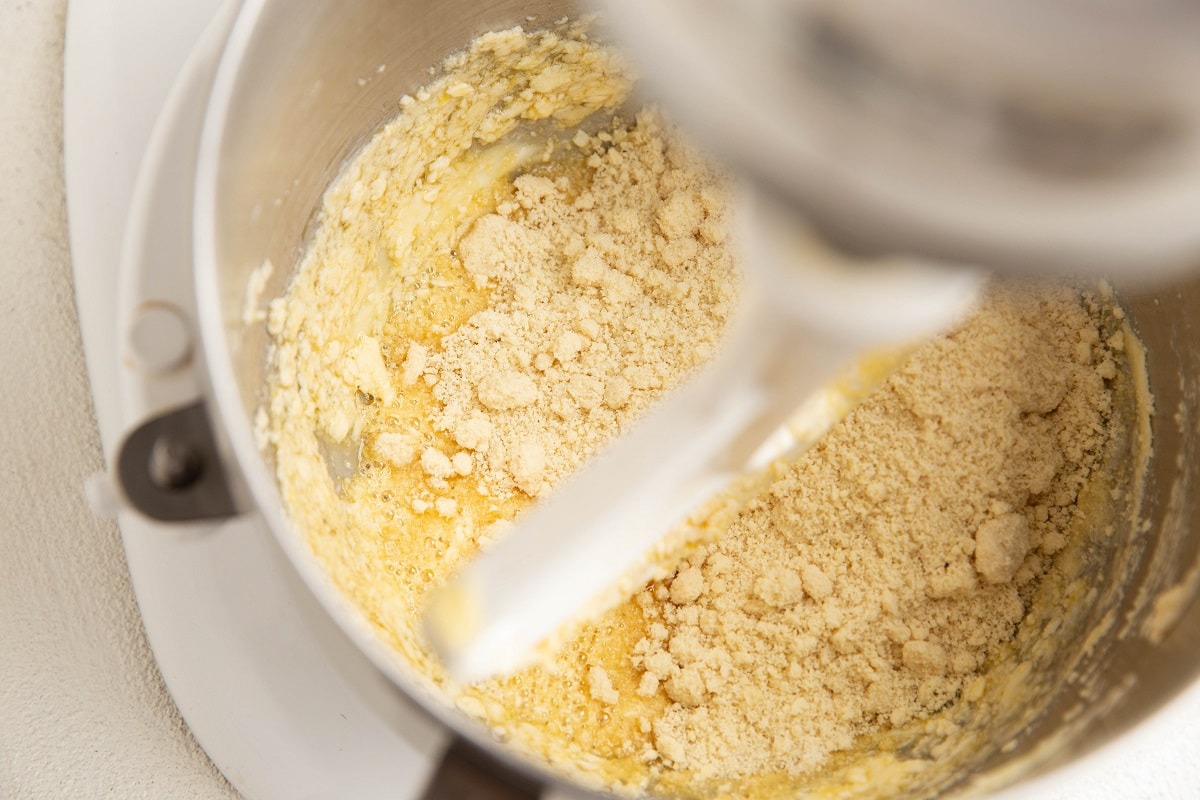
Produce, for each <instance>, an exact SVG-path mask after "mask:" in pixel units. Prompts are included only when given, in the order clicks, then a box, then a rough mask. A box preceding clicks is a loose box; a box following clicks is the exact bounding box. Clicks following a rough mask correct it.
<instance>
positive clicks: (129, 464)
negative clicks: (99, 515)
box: [117, 401, 238, 522]
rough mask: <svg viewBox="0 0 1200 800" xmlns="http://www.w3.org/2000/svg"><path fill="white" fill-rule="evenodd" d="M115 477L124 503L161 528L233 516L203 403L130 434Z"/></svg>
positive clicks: (233, 505) (163, 416)
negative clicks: (121, 490) (125, 500)
mask: <svg viewBox="0 0 1200 800" xmlns="http://www.w3.org/2000/svg"><path fill="white" fill-rule="evenodd" d="M117 477H118V480H119V482H120V485H121V488H122V489H123V490H124V492H125V496H126V498H127V499H128V501H129V503H130V504H131V505H132V506H133V507H134V508H136V509H137V510H138V511H140V512H141V513H143V514H145V515H146V516H148V517H150V518H151V519H155V520H159V521H161V522H188V521H197V520H212V519H225V518H227V517H232V516H234V515H235V514H237V513H238V508H237V504H236V502H235V500H234V496H233V492H232V491H231V490H230V485H229V481H228V479H227V476H226V474H225V469H224V467H223V466H222V463H221V458H220V455H219V450H218V446H217V441H216V437H215V436H214V435H213V429H212V425H211V423H210V422H209V419H208V411H207V409H206V408H205V404H204V402H203V401H198V402H195V403H192V404H190V405H186V406H182V407H180V408H177V409H175V410H173V411H168V412H166V413H164V414H161V415H159V416H157V417H154V418H152V419H150V420H148V421H146V422H143V423H142V424H141V425H140V426H138V427H137V428H136V429H134V431H133V432H132V433H130V434H129V435H128V436H127V437H126V438H125V441H124V442H123V443H122V444H121V447H120V450H119V452H118V454H117Z"/></svg>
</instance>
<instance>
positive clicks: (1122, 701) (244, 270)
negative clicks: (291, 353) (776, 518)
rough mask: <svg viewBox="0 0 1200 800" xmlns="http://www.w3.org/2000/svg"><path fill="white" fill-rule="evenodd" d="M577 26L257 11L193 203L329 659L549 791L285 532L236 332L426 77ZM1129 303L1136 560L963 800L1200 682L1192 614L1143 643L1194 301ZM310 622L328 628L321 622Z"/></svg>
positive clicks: (240, 402)
mask: <svg viewBox="0 0 1200 800" xmlns="http://www.w3.org/2000/svg"><path fill="white" fill-rule="evenodd" d="M576 10H577V9H575V8H573V7H572V6H571V5H570V4H568V3H565V2H557V1H556V0H524V1H522V0H490V1H488V2H479V1H478V0H443V2H439V3H427V2H420V0H347V1H346V2H338V3H334V2H328V0H325V1H324V2H323V1H322V0H248V2H246V3H245V4H244V6H243V7H242V9H241V11H240V14H239V16H238V18H237V20H236V22H235V24H234V26H233V28H232V31H231V33H230V35H229V38H228V41H227V44H226V48H225V51H224V55H223V57H222V60H221V64H220V67H219V72H218V74H217V77H216V81H215V85H214V89H213V93H212V97H211V101H210V104H209V107H208V111H207V119H206V124H205V128H204V132H203V140H202V145H201V152H200V156H199V164H198V170H197V175H196V195H195V200H196V202H195V230H194V236H195V279H196V292H197V299H198V307H199V313H200V319H199V326H200V329H201V336H202V346H203V354H204V360H205V365H206V370H207V374H208V381H209V394H208V409H209V415H210V417H211V418H212V420H213V421H214V427H215V428H216V431H217V438H218V440H219V442H220V445H221V449H222V450H223V452H224V456H225V463H226V469H227V470H228V471H229V472H231V473H233V479H234V481H235V482H236V483H237V485H238V487H239V493H240V494H242V500H241V503H240V504H241V506H242V509H243V510H249V511H252V513H257V514H259V515H261V517H262V518H263V519H264V520H265V522H266V525H267V527H269V529H270V530H271V531H272V533H273V535H274V537H275V540H276V541H277V542H278V544H279V546H280V550H281V552H282V553H283V554H284V556H285V558H286V564H288V565H290V568H291V569H294V571H295V573H296V574H298V575H299V576H300V578H301V579H302V582H303V584H304V586H305V589H304V591H307V592H309V593H311V595H313V596H315V597H316V598H317V599H318V600H319V602H320V606H321V607H323V609H324V612H325V613H327V614H328V615H329V617H331V618H332V619H333V620H334V621H335V622H336V623H337V626H338V628H340V629H341V631H343V632H345V633H346V634H347V635H348V639H346V638H340V639H339V638H333V639H331V648H332V649H333V650H335V651H338V650H341V651H347V650H352V649H355V648H356V649H357V650H359V651H361V652H362V653H365V654H366V655H367V656H368V657H369V658H370V661H371V662H372V663H373V664H374V668H375V669H376V670H377V673H376V675H383V676H386V679H387V680H386V681H385V682H384V683H385V686H386V688H385V689H384V690H382V691H380V690H379V687H378V686H375V687H374V688H372V687H370V686H366V685H364V690H365V691H375V692H376V697H377V702H378V704H379V707H380V708H381V710H383V711H384V712H385V713H392V712H396V713H403V711H404V709H407V708H409V707H411V706H412V705H413V704H415V705H416V706H419V707H420V708H421V709H423V710H424V712H426V713H429V714H432V715H434V716H435V717H436V718H437V719H439V720H440V721H441V722H442V723H444V724H445V725H446V726H448V727H450V728H451V729H453V730H454V731H455V732H457V733H458V734H459V735H461V736H463V737H466V738H468V739H470V740H471V741H473V742H475V743H476V744H478V745H479V746H480V747H482V748H483V749H485V750H486V751H487V752H489V753H490V754H492V755H493V756H495V757H496V758H498V759H500V760H502V761H504V762H507V763H508V764H509V765H513V766H516V767H518V768H519V769H521V770H523V771H525V772H526V773H528V774H530V775H531V776H534V777H536V778H537V779H539V780H546V779H547V777H548V775H549V774H550V773H549V772H548V771H547V770H546V768H545V767H544V766H539V765H536V764H533V763H532V762H530V761H528V760H525V759H524V758H523V757H521V756H518V755H516V754H515V753H513V752H511V751H510V750H509V749H506V748H505V746H503V745H502V744H500V743H498V742H497V741H495V740H494V739H493V738H492V737H491V736H490V734H489V733H488V732H487V731H486V730H484V729H483V728H482V726H480V725H478V724H477V723H474V722H473V721H471V720H469V719H468V718H467V717H465V716H464V715H462V714H460V713H458V712H457V711H455V710H454V709H453V708H451V707H450V706H449V705H448V704H447V703H446V702H445V701H444V700H443V699H442V698H440V697H437V696H434V695H432V694H429V693H426V692H425V691H424V690H422V689H421V688H420V685H419V684H418V682H417V681H416V680H415V679H414V677H413V676H412V675H410V674H408V673H407V672H406V671H405V669H404V668H403V667H402V666H401V665H398V664H397V663H396V661H395V659H394V658H392V657H391V655H390V653H389V652H387V651H385V649H384V648H383V647H382V646H381V645H380V644H379V643H378V642H377V641H376V639H375V638H374V637H373V636H372V634H371V633H370V631H369V629H368V626H367V625H366V623H365V621H364V620H362V619H361V618H360V617H359V615H358V614H357V612H356V611H355V610H354V609H353V608H351V607H350V606H349V604H348V603H347V602H346V601H345V600H344V599H343V598H342V597H341V596H340V595H339V594H338V593H337V592H336V591H335V589H334V587H333V586H332V584H331V583H330V582H329V581H328V580H327V579H326V577H325V576H324V575H323V574H322V572H321V570H320V568H319V567H318V565H317V564H316V563H315V562H314V559H313V558H312V556H311V554H310V552H309V550H308V547H307V545H306V544H305V543H304V540H303V537H302V536H301V535H300V534H299V533H298V532H297V531H296V530H294V529H293V527H292V526H291V525H290V524H289V522H288V520H287V519H286V518H285V516H284V514H283V512H282V509H281V504H280V497H279V493H278V491H277V487H276V483H275V479H274V475H273V470H272V464H271V463H270V459H269V456H266V455H264V454H263V453H262V452H261V451H260V450H259V448H258V446H257V444H256V442H255V437H254V435H253V422H252V421H253V418H254V414H255V411H256V409H257V408H258V406H259V404H260V401H261V400H262V392H263V387H264V383H265V382H264V368H265V364H266V357H265V354H266V348H267V345H268V340H267V335H266V332H265V330H264V326H263V325H262V324H261V323H256V324H251V325H246V324H245V323H244V321H243V318H242V308H243V303H244V298H245V293H246V290H247V284H248V281H249V280H250V278H251V274H252V272H253V271H254V270H255V269H256V268H257V267H259V265H260V264H262V263H263V261H264V259H270V260H271V261H272V262H273V263H274V264H275V265H276V267H277V269H276V270H275V271H274V274H273V275H272V277H271V279H270V281H269V283H268V285H267V287H266V291H265V296H266V297H273V296H276V295H278V294H280V293H281V292H282V291H283V289H284V288H285V284H286V281H287V279H288V277H289V269H290V268H291V267H292V266H293V265H294V264H295V263H296V262H297V259H298V256H299V254H300V252H301V248H302V247H303V245H304V242H305V240H306V236H307V235H308V233H309V230H310V227H311V226H312V224H313V221H314V214H315V209H317V208H318V207H319V200H320V197H321V195H322V193H323V191H324V190H325V187H326V186H327V185H328V184H329V183H330V181H331V180H332V179H333V177H334V176H335V174H336V173H337V171H338V169H339V166H340V165H341V164H342V163H343V162H344V160H345V159H346V158H347V157H348V156H350V155H351V154H352V153H354V152H355V150H356V149H357V148H358V147H359V146H360V145H362V144H363V143H364V142H365V141H366V140H367V139H368V138H369V136H370V135H371V134H372V133H373V132H374V131H375V130H377V129H378V128H379V127H380V125H381V124H382V123H383V122H385V121H386V120H388V119H389V118H391V117H392V116H393V115H394V114H395V113H396V111H397V110H398V107H397V100H398V98H399V97H400V96H401V95H402V94H404V93H406V92H411V91H413V90H414V89H415V88H416V87H418V86H420V85H422V84H424V83H427V82H428V80H429V78H430V74H429V72H428V71H427V68H428V67H429V66H430V65H434V64H438V63H439V62H440V61H441V60H442V59H443V57H444V56H446V55H447V54H449V53H450V52H452V51H454V50H457V49H460V48H462V47H463V46H464V45H465V44H466V43H467V42H468V41H470V39H471V38H473V37H474V36H475V35H477V34H479V33H482V32H484V31H487V30H494V29H497V28H500V27H505V26H509V25H512V24H523V25H526V26H529V25H534V26H537V25H545V24H549V23H550V22H551V21H552V20H554V19H555V18H557V17H560V16H562V15H564V14H567V13H575V12H576ZM530 20H532V21H530ZM1124 302H1125V305H1126V308H1127V309H1128V311H1129V312H1130V316H1131V319H1132V322H1133V324H1134V326H1135V327H1136V329H1137V330H1138V331H1139V332H1140V334H1141V337H1142V339H1143V340H1144V342H1145V345H1146V348H1147V351H1148V372H1149V379H1150V383H1151V386H1152V388H1153V391H1154V393H1155V398H1156V406H1157V414H1156V416H1155V418H1154V428H1155V430H1154V457H1153V461H1152V464H1151V471H1150V474H1149V478H1148V482H1147V485H1146V490H1145V499H1144V504H1143V507H1142V518H1143V519H1144V520H1145V524H1144V526H1143V528H1142V529H1139V530H1121V531H1118V533H1117V537H1118V538H1119V539H1120V540H1121V541H1122V542H1125V543H1126V544H1125V546H1124V547H1123V548H1121V549H1119V550H1118V551H1111V552H1107V553H1106V554H1105V555H1104V557H1105V558H1113V559H1118V560H1119V559H1127V560H1128V561H1129V563H1131V564H1134V565H1135V568H1134V569H1133V570H1132V571H1131V573H1130V577H1129V578H1128V580H1126V581H1125V582H1123V583H1121V584H1120V585H1117V583H1116V582H1110V583H1113V585H1112V586H1110V591H1108V592H1107V593H1106V594H1105V595H1104V596H1102V597H1101V602H1100V604H1099V606H1098V607H1096V608H1094V609H1092V610H1091V611H1089V612H1088V614H1087V615H1085V618H1081V619H1079V620H1077V621H1076V624H1075V626H1074V627H1073V628H1068V629H1064V630H1063V631H1062V632H1061V634H1060V635H1061V637H1062V649H1063V651H1064V652H1066V651H1070V652H1072V653H1074V654H1075V655H1078V656H1079V660H1078V663H1077V664H1076V667H1077V669H1076V670H1075V674H1076V675H1078V676H1082V677H1080V678H1078V679H1076V680H1071V679H1069V677H1068V675H1067V672H1066V671H1065V668H1062V669H1060V666H1061V665H1058V666H1056V665H1055V664H1049V665H1038V666H1039V669H1041V671H1042V672H1043V673H1046V674H1048V675H1049V678H1050V679H1052V680H1053V681H1054V682H1056V683H1058V684H1061V689H1060V690H1059V691H1058V692H1057V693H1056V695H1055V697H1054V700H1053V702H1052V703H1050V705H1049V707H1047V708H1045V709H1044V710H1041V711H1040V712H1039V713H1036V714H1031V715H1028V716H1027V717H1023V718H1021V719H1019V720H1017V719H1015V718H1014V719H1012V720H1008V721H1007V722H1004V723H1003V724H998V725H997V727H996V730H995V736H994V737H993V746H991V747H989V748H983V749H981V750H980V752H979V753H977V754H976V755H975V756H974V757H973V758H972V759H971V761H970V763H969V766H968V768H967V773H966V774H962V775H959V776H957V788H959V789H962V790H964V791H967V790H971V789H972V788H973V789H974V790H985V789H987V788H988V787H991V786H993V785H1001V784H1004V783H1006V782H1010V781H1012V780H1017V779H1021V778H1022V777H1023V776H1025V775H1028V774H1031V773H1033V772H1037V771H1038V770H1046V769H1051V768H1053V767H1054V766H1056V765H1059V764H1062V763H1064V762H1066V761H1068V760H1070V759H1072V758H1074V757H1077V756H1078V755H1080V754H1082V753H1084V752H1086V751H1088V750H1090V749H1093V748H1095V747H1096V746H1098V745H1099V744H1101V743H1103V742H1105V741H1106V740H1109V739H1110V738H1112V737H1114V736H1116V735H1119V734H1121V733H1122V732H1124V731H1127V730H1129V729H1130V728H1131V727H1132V726H1133V725H1135V724H1136V723H1137V722H1138V721H1140V720H1142V719H1143V718H1145V717H1146V716H1147V715H1149V714H1151V713H1152V712H1154V711H1155V710H1156V709H1158V708H1159V707H1161V706H1162V705H1163V704H1164V703H1167V702H1168V701H1169V700H1170V699H1171V698H1172V697H1174V696H1176V695H1177V694H1178V693H1179V692H1180V691H1181V690H1182V689H1183V688H1184V687H1185V686H1187V685H1188V684H1189V683H1191V682H1192V681H1194V680H1195V679H1196V676H1197V674H1200V606H1198V605H1196V604H1195V603H1190V605H1189V604H1184V606H1183V607H1181V611H1180V616H1179V619H1178V621H1177V622H1176V624H1174V625H1172V626H1170V627H1169V629H1168V630H1165V631H1164V632H1163V633H1162V635H1161V636H1160V637H1158V638H1157V640H1156V641H1154V642H1152V641H1150V640H1149V639H1148V638H1147V637H1146V636H1144V635H1142V626H1143V622H1144V620H1145V619H1146V618H1147V616H1148V615H1149V614H1150V613H1151V611H1152V610H1153V608H1154V602H1155V598H1156V597H1157V596H1158V595H1159V593H1160V592H1161V591H1162V590H1163V589H1165V588H1167V587H1170V586H1172V585H1175V584H1177V583H1179V582H1180V581H1182V580H1184V579H1185V577H1186V576H1187V574H1188V572H1189V570H1193V569H1195V568H1196V564H1197V556H1198V550H1200V507H1198V504H1200V472H1198V470H1197V463H1198V459H1197V454H1198V453H1200V397H1198V390H1200V380H1198V378H1200V283H1197V282H1192V283H1188V284H1187V285H1183V286H1179V287H1175V288H1170V289H1166V290H1161V291H1157V292H1156V293H1154V294H1143V295H1139V294H1137V293H1136V292H1128V293H1126V296H1125V298H1124ZM281 563H284V562H281ZM284 568H288V567H286V566H285V567H284ZM1110 568H1112V567H1111V565H1109V564H1108V563H1105V562H1104V561H1103V560H1097V562H1096V563H1095V564H1093V565H1092V569H1093V572H1094V573H1096V574H1100V575H1103V574H1104V572H1105V570H1107V569H1110ZM1188 600H1189V602H1190V598H1188ZM1109 611H1111V612H1113V613H1114V614H1115V617H1114V619H1115V620H1116V624H1115V625H1113V626H1112V628H1111V631H1110V633H1109V635H1107V636H1105V637H1104V638H1103V639H1102V640H1101V641H1099V642H1097V643H1096V646H1095V647H1093V648H1091V650H1090V652H1088V653H1086V654H1084V653H1082V650H1081V648H1082V646H1083V645H1082V642H1081V641H1080V640H1081V639H1082V637H1083V633H1084V632H1085V631H1087V630H1090V629H1091V628H1092V627H1093V626H1094V625H1095V623H1097V622H1098V621H1099V620H1100V618H1101V617H1102V616H1103V615H1104V613H1106V612H1109ZM314 624H320V625H324V626H326V627H328V622H327V620H326V621H321V622H315V623H314ZM1122 632H1123V633H1122ZM1055 670H1058V671H1057V672H1055ZM1047 671H1048V672H1047ZM1051 673H1052V674H1051ZM359 675H360V678H361V675H362V673H361V671H360V673H359ZM363 680H366V681H367V682H368V683H370V679H369V678H367V679H363ZM1014 764H1020V765H1021V768H1020V769H1017V768H1014V767H1013V765H1014ZM914 791H915V792H916V793H917V794H920V793H921V792H922V791H932V789H929V790H914Z"/></svg>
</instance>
